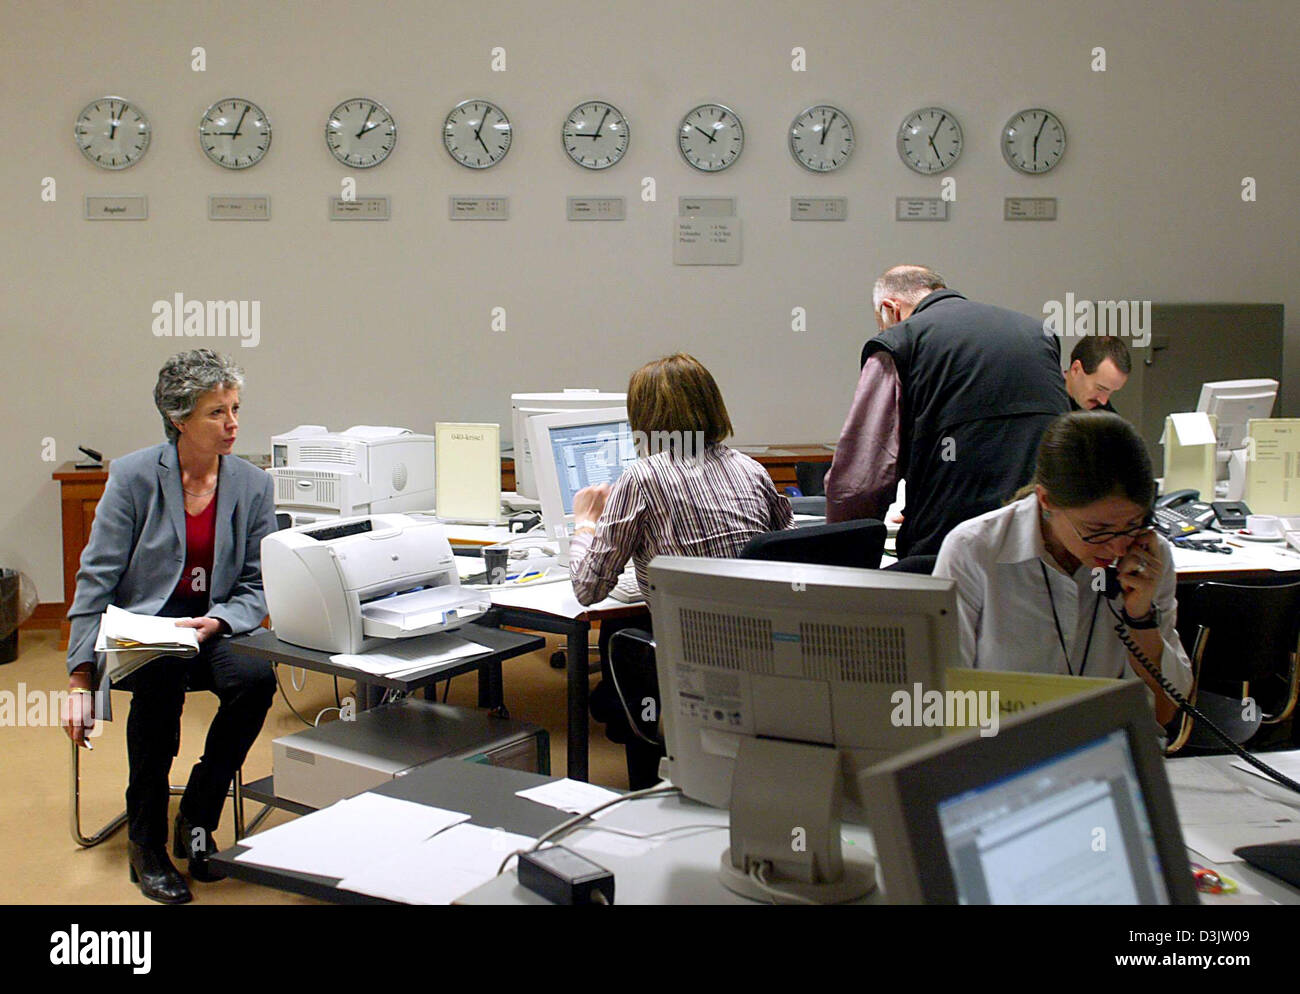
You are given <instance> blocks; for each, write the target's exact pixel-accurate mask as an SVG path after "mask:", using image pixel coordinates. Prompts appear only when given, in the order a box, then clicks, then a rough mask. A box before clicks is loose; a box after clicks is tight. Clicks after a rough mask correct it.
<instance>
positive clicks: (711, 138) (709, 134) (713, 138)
mask: <svg viewBox="0 0 1300 994" xmlns="http://www.w3.org/2000/svg"><path fill="white" fill-rule="evenodd" d="M691 127H693V128H694V129H695V130H696V131H698V132H699V133H700V134H702V135H703V136H704V137H705V138H707V139H708V140H709V141H711V142H716V141H717V140H718V138H717V136H716V135H715V134H714V133H713V125H711V124H710V125H709V130H708V131H705V130H704V129H703V128H701V127H700V126H699V125H698V124H693V125H691Z"/></svg>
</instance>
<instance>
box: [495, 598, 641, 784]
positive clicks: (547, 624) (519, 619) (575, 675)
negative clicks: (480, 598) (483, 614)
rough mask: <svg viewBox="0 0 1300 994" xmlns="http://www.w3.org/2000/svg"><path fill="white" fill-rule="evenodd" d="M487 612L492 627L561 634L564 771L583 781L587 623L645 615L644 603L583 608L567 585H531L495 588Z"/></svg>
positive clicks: (587, 692) (588, 674) (588, 676)
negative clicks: (564, 681)
mask: <svg viewBox="0 0 1300 994" xmlns="http://www.w3.org/2000/svg"><path fill="white" fill-rule="evenodd" d="M492 605H493V606H492V612H493V615H494V616H495V620H496V622H497V624H500V625H508V626H510V627H512V628H525V629H528V630H529V631H535V632H547V633H549V634H552V635H563V636H565V639H566V644H565V675H566V677H567V683H568V688H567V724H568V738H567V744H568V752H567V757H568V759H567V770H568V775H569V777H570V778H571V779H573V780H586V779H587V777H588V770H587V750H588V743H589V738H590V727H589V725H588V718H587V700H588V697H589V696H590V693H591V688H590V685H589V684H590V679H591V670H590V666H589V664H588V662H587V641H588V635H589V633H590V632H591V623H592V622H593V621H612V620H614V619H616V618H635V617H643V616H644V617H646V618H648V617H649V608H647V607H646V605H645V604H624V603H622V602H621V601H616V600H614V599H613V598H609V597H607V598H605V600H603V601H600V602H599V603H598V604H593V605H592V606H591V607H583V606H582V605H581V604H579V603H578V601H577V598H575V597H574V596H573V586H572V585H571V584H570V583H568V582H567V581H564V582H560V583H548V584H544V585H540V586H535V587H525V586H520V587H509V586H507V587H501V588H496V589H493V590H492Z"/></svg>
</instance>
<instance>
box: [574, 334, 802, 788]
mask: <svg viewBox="0 0 1300 994" xmlns="http://www.w3.org/2000/svg"><path fill="white" fill-rule="evenodd" d="M627 413H628V420H629V421H630V422H631V426H632V431H633V432H634V437H635V438H636V441H637V450H638V453H639V455H640V458H638V459H637V460H636V461H635V462H634V463H632V464H631V465H629V466H628V467H627V468H626V469H624V470H623V472H622V474H621V475H620V476H619V477H618V479H617V480H615V481H614V485H613V486H612V487H611V486H610V485H609V484H607V483H602V484H599V485H597V486H593V487H585V488H583V489H582V490H579V491H578V492H577V493H576V494H575V495H574V498H573V513H574V519H575V522H576V524H575V531H574V537H573V541H572V544H571V545H570V547H569V570H570V575H571V576H572V578H573V591H574V593H575V594H576V595H577V598H578V600H579V601H581V602H582V603H583V604H594V603H595V602H596V601H599V600H601V599H602V598H604V597H605V596H607V595H608V594H609V592H610V590H612V589H613V587H614V585H615V584H616V583H617V582H618V578H619V576H620V574H622V572H623V569H624V568H625V567H626V565H627V562H628V560H629V559H631V560H632V561H633V563H634V564H635V566H636V577H637V582H638V583H639V584H640V585H641V589H642V590H646V589H647V588H648V583H647V579H646V567H647V565H649V563H650V560H651V559H653V558H654V557H655V556H657V555H670V556H712V557H721V558H732V557H735V556H738V555H740V550H741V549H743V548H744V547H745V544H746V543H747V542H748V541H749V540H750V539H751V538H753V537H754V536H755V535H761V534H763V533H764V532H769V531H776V530H780V529H783V528H789V527H790V525H791V524H792V523H793V520H794V516H793V514H792V513H791V510H790V502H789V501H788V500H787V499H786V498H785V497H784V496H782V495H781V494H779V493H777V490H776V486H775V484H773V482H772V478H771V477H770V476H768V475H767V471H766V470H764V469H763V467H762V466H760V465H759V464H758V463H756V462H755V461H754V460H753V459H751V458H749V456H747V455H744V454H743V453H740V452H737V451H736V450H735V449H731V448H728V447H727V446H725V445H723V444H722V442H723V440H724V439H725V438H727V437H729V436H730V435H731V434H732V427H731V418H730V417H729V416H728V414H727V405H726V404H724V403H723V401H722V393H721V391H720V390H718V385H717V383H715V382H714V380H713V377H712V376H711V375H710V374H709V371H708V370H707V369H705V368H704V366H702V365H701V364H700V362H699V360H697V359H695V358H693V357H692V356H689V355H685V354H683V353H680V352H679V353H677V354H676V355H670V356H665V357H664V358H662V359H656V360H655V361H654V362H649V363H646V364H645V365H644V366H642V367H641V368H640V369H638V370H637V371H636V372H635V373H633V374H632V378H631V380H630V381H629V382H628V386H627ZM629 624H631V625H635V626H646V625H647V623H646V622H645V621H644V620H640V619H633V620H632V621H630V622H624V623H623V624H619V623H618V622H605V623H604V624H602V625H601V631H600V649H601V653H600V655H601V663H602V665H603V666H604V667H605V673H606V674H607V675H608V674H609V673H610V653H609V648H610V640H611V638H612V637H613V635H614V633H615V632H616V631H617V630H618V629H619V628H620V627H627V626H628V625H629ZM611 683H612V681H602V682H601V684H600V686H598V687H597V688H596V689H595V691H594V692H593V693H592V695H591V713H592V716H593V717H594V718H596V720H597V721H602V722H605V724H606V734H607V735H608V736H609V738H610V739H611V740H613V741H614V742H622V743H624V744H625V745H626V748H627V769H628V785H629V786H630V787H631V788H632V789H633V790H635V789H638V788H641V787H648V786H650V785H652V784H654V783H657V782H658V779H659V778H658V776H657V773H656V771H657V769H658V765H659V757H660V756H661V755H663V749H662V746H659V745H657V744H656V743H655V742H654V740H653V739H651V738H649V736H647V735H645V734H644V733H642V732H641V731H640V730H639V729H636V728H634V727H632V725H631V724H630V712H628V710H627V707H626V705H621V704H619V703H618V699H617V696H616V693H617V691H616V690H615V689H614V688H613V687H612V686H610V684H611ZM618 689H620V690H621V691H622V692H623V695H624V699H625V700H635V701H640V700H642V699H643V697H644V696H651V697H657V681H656V677H655V673H654V669H653V667H652V666H650V665H649V664H648V662H647V661H646V660H644V659H637V660H628V661H627V662H624V661H622V660H621V659H620V662H619V666H618ZM638 710H639V709H638Z"/></svg>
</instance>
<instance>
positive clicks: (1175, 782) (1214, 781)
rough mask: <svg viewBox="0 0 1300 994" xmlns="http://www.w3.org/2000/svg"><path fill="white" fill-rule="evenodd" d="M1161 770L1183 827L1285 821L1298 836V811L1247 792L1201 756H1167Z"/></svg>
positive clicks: (1267, 823) (1262, 823) (1299, 816)
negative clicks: (1165, 776) (1170, 790)
mask: <svg viewBox="0 0 1300 994" xmlns="http://www.w3.org/2000/svg"><path fill="white" fill-rule="evenodd" d="M1165 772H1166V773H1167V774H1168V775H1169V785H1170V787H1172V788H1173V793H1174V806H1175V807H1176V808H1177V809H1178V821H1179V823H1180V824H1181V825H1182V826H1183V829H1184V831H1185V830H1186V829H1187V827H1188V826H1189V825H1192V826H1200V825H1243V824H1245V825H1273V824H1285V825H1287V826H1288V827H1289V830H1290V831H1291V833H1292V836H1293V837H1294V836H1300V812H1297V811H1294V810H1292V809H1291V808H1288V807H1287V806H1286V805H1285V804H1279V803H1278V802H1277V801H1270V800H1268V799H1267V798H1264V797H1260V796H1259V795H1258V794H1253V793H1251V792H1250V791H1249V790H1247V789H1246V788H1245V787H1244V786H1242V785H1241V784H1239V783H1236V782H1235V781H1233V780H1232V779H1230V778H1229V777H1227V776H1225V775H1224V774H1222V773H1220V772H1219V771H1218V770H1216V769H1215V768H1214V767H1213V766H1211V765H1210V764H1209V763H1207V762H1205V760H1203V759H1171V760H1168V761H1167V762H1166V763H1165Z"/></svg>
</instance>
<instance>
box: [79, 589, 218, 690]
mask: <svg viewBox="0 0 1300 994" xmlns="http://www.w3.org/2000/svg"><path fill="white" fill-rule="evenodd" d="M177 620H178V619H176V618H159V617H156V616H154V615H152V614H134V613H132V612H131V611H124V610H122V609H121V608H120V607H114V606H113V605H112V604H110V605H108V607H107V609H106V610H105V611H104V613H103V614H102V615H101V616H100V619H99V634H98V635H96V637H95V651H96V652H102V653H104V654H105V655H106V656H107V657H108V677H109V679H110V680H114V681H116V680H120V679H122V677H124V676H126V675H127V674H128V673H131V672H133V671H135V670H137V669H139V668H140V667H141V666H143V665H144V664H145V663H147V662H149V660H151V659H156V658H157V657H158V656H196V655H198V652H199V635H198V632H197V631H195V630H194V629H193V628H181V627H178V626H177V624H176V622H177Z"/></svg>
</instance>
